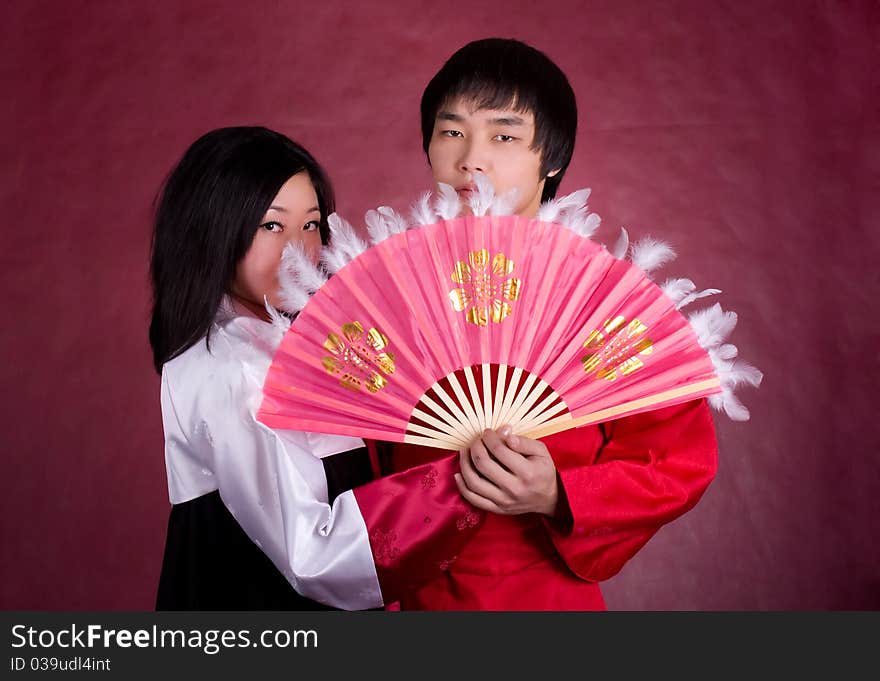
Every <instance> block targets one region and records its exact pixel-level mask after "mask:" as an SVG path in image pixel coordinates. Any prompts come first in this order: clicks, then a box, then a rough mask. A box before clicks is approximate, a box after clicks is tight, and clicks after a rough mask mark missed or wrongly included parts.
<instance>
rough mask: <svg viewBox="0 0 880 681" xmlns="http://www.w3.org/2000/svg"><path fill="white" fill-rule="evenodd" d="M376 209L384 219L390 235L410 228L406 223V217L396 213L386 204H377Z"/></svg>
mask: <svg viewBox="0 0 880 681" xmlns="http://www.w3.org/2000/svg"><path fill="white" fill-rule="evenodd" d="M376 210H378V211H379V215H380V216H382V219H383V220H385V222H386V224H387V226H388V231H389V232H391V234H392V235H394V234H400V233H401V232H405V231H406V230H408V229H409V228H410V225H408V224H407V222H406V219H405V218H404V217H403V216H402V215H401V214H400V213H398V212H397V211H396V210H394V209H393V208H389V207H388V206H379V208H377V209H376Z"/></svg>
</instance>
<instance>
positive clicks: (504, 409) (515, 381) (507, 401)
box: [498, 367, 523, 426]
mask: <svg viewBox="0 0 880 681" xmlns="http://www.w3.org/2000/svg"><path fill="white" fill-rule="evenodd" d="M522 372H523V370H522V367H514V368H513V374H512V375H511V377H510V384H509V385H508V386H507V392H506V394H505V395H504V403H503V404H502V405H501V410H500V412H499V414H498V425H499V426H503V425H504V424H505V423H506V422H507V421H506V419H507V414H508V413H509V412H510V406H511V403H512V402H513V399H514V398H515V397H516V389H517V386H518V385H519V380H520V378H521V377H522Z"/></svg>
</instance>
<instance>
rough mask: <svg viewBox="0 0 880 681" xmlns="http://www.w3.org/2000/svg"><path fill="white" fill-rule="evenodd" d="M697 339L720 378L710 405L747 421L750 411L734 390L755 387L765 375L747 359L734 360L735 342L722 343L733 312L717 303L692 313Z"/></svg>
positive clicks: (732, 321) (733, 320)
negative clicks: (719, 386)
mask: <svg viewBox="0 0 880 681" xmlns="http://www.w3.org/2000/svg"><path fill="white" fill-rule="evenodd" d="M688 319H689V321H690V323H691V327H692V328H693V330H694V332H695V333H696V334H697V340H698V341H699V343H700V345H701V346H702V347H703V349H705V350H706V352H707V353H708V354H709V359H711V360H712V365H713V366H714V367H715V372H716V373H717V374H718V378H719V379H720V381H721V392H720V393H717V394H715V395H710V396H709V404H710V405H712V407H713V408H715V409H717V410H718V411H722V412H724V413H725V414H727V415H728V416H729V417H730V418H731V419H732V420H734V421H748V420H749V416H750V414H749V410H748V409H747V408H746V407H745V405H744V404H743V403H742V402H740V400H739V398H738V397H737V396H736V395H735V394H734V389H735V388H737V387H739V386H742V385H751V386H753V387H756V388H757V387H758V386H759V385H760V384H761V381H762V380H763V378H764V374H763V373H762V372H761V371H760V370H759V369H757V368H756V367H754V366H752V365H751V364H747V363H746V362H742V361H739V360H736V359H735V358H736V356H737V354H738V351H737V348H736V346H735V345H732V344H730V343H724V340H725V339H726V338H727V336H728V335H729V334H730V332H731V331H733V329H734V327H735V326H736V322H737V315H736V313H735V312H732V311H727V312H725V311H724V310H722V309H721V305H719V304H718V303H716V304H715V305H713V306H712V307H709V308H706V309H704V310H699V311H698V312H694V313H693V314H691V315H690V316H689V317H688Z"/></svg>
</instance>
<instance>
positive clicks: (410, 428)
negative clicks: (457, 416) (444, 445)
mask: <svg viewBox="0 0 880 681" xmlns="http://www.w3.org/2000/svg"><path fill="white" fill-rule="evenodd" d="M407 432H413V433H421V434H422V435H427V436H428V437H433V438H436V439H438V440H444V441H446V442H452V443H455V444H457V445H458V446H459V447H467V444H468V440H465V439H464V438H462V437H460V436H456V435H454V434H452V433H447V432H446V431H440V430H431V429H430V428H425V427H424V426H420V425H419V424H417V423H410V424H409V425H407ZM443 435H447V436H449V437H448V438H444V437H443Z"/></svg>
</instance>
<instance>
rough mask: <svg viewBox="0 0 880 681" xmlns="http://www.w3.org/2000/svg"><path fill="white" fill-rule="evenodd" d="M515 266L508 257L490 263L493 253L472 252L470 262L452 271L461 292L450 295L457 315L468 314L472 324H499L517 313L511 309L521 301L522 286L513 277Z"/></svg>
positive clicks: (500, 255) (455, 290) (469, 255)
mask: <svg viewBox="0 0 880 681" xmlns="http://www.w3.org/2000/svg"><path fill="white" fill-rule="evenodd" d="M513 270H514V264H513V261H512V260H509V259H508V257H507V256H506V255H504V253H496V254H495V256H494V257H493V258H492V260H491V261H490V260H489V251H488V250H487V249H485V248H484V249H481V250H479V251H471V252H470V253H469V254H468V259H467V260H459V261H458V262H457V263H455V268H454V269H453V271H452V281H454V282H455V283H456V284H458V285H459V286H460V287H461V288H456V289H453V290H452V291H450V292H449V299H450V300H451V301H452V307H453V308H454V309H455V311H456V312H465V311H466V317H465V318H466V319H467V321H468V322H470V323H471V324H476V325H477V326H486V325H487V324H488V323H489V321H490V320H491V321H493V322H495V323H496V324H497V323H500V322H502V321H504V319H505V318H506V317H507V316H508V315H510V314H511V313H512V312H513V307H512V306H511V305H510V303H512V302H513V301H515V300H516V299H517V298H519V294H520V289H521V287H522V283H521V281H520V279H519V278H518V277H511V276H510V275H511V274H512V273H513Z"/></svg>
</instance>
